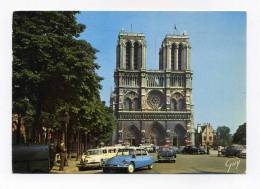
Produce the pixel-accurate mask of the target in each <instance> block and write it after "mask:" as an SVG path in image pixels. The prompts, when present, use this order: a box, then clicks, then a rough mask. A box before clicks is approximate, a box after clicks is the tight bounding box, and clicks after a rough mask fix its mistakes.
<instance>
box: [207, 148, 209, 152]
mask: <svg viewBox="0 0 260 189" xmlns="http://www.w3.org/2000/svg"><path fill="white" fill-rule="evenodd" d="M207 154H209V146H207Z"/></svg>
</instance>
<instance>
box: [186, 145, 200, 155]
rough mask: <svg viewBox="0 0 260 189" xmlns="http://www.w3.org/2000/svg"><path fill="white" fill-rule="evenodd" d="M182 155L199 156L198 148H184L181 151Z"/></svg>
mask: <svg viewBox="0 0 260 189" xmlns="http://www.w3.org/2000/svg"><path fill="white" fill-rule="evenodd" d="M182 153H184V154H199V153H200V150H199V148H197V147H195V146H185V147H184V148H183V150H182Z"/></svg>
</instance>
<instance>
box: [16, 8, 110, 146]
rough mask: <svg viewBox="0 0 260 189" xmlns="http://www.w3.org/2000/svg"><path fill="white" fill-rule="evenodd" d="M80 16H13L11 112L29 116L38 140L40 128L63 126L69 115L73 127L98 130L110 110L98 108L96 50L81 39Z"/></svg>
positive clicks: (36, 13)
mask: <svg viewBox="0 0 260 189" xmlns="http://www.w3.org/2000/svg"><path fill="white" fill-rule="evenodd" d="M76 14H78V12H54V11H53V12H23V11H21V12H15V13H14V15H13V112H16V113H19V115H21V116H24V117H26V116H27V117H28V120H30V123H28V124H30V125H31V126H32V128H33V140H34V141H36V142H37V132H38V130H39V129H40V127H41V126H43V125H47V126H48V127H52V128H57V129H61V128H62V117H63V116H64V113H65V112H69V114H70V126H71V128H72V127H73V128H76V127H78V126H81V127H83V128H95V129H97V127H103V125H104V124H106V122H104V119H105V118H101V115H102V114H105V113H107V112H105V108H104V107H102V106H101V105H100V104H101V100H100V97H99V90H100V89H101V86H100V81H101V79H102V78H101V77H99V76H98V75H97V73H96V70H97V69H98V68H99V66H98V64H96V63H95V59H96V56H95V54H96V52H97V50H96V49H94V48H93V47H92V46H91V45H90V44H89V43H88V42H87V41H85V40H80V39H78V37H79V35H80V33H81V32H83V31H84V29H85V26H84V25H82V24H79V23H77V21H76ZM97 107H100V108H97ZM96 108H97V109H96ZM93 112H95V113H97V114H95V113H93ZM89 113H91V114H89ZM98 116H99V117H98ZM85 117H86V118H85ZM105 117H106V116H105ZM95 119H96V121H97V122H92V121H93V120H94V121H95ZM86 120H87V121H88V122H86ZM100 120H101V121H100ZM112 125H113V124H112ZM112 125H110V126H111V127H112ZM90 130H91V129H90Z"/></svg>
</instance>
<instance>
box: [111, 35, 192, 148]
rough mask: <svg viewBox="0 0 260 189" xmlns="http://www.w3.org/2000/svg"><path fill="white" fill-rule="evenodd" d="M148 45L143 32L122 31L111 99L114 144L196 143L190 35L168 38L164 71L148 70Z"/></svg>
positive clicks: (162, 49)
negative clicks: (114, 129) (114, 125)
mask: <svg viewBox="0 0 260 189" xmlns="http://www.w3.org/2000/svg"><path fill="white" fill-rule="evenodd" d="M146 46H147V44H146V40H145V35H144V34H143V33H133V32H124V31H121V32H119V35H118V42H117V47H116V69H115V72H114V80H115V89H114V92H113V93H112V94H111V99H110V103H111V107H112V108H113V111H114V115H115V117H116V121H117V128H116V133H115V136H114V143H128V144H130V145H139V144H143V143H151V144H155V145H164V144H171V145H174V146H183V145H186V144H194V124H193V111H192V109H193V105H192V72H191V69H190V57H191V55H190V53H191V45H190V42H189V36H188V35H187V33H186V32H184V33H183V34H171V35H166V36H165V38H164V40H163V41H162V44H161V47H160V49H159V69H158V70H149V69H146Z"/></svg>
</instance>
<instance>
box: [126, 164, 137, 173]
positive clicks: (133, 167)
mask: <svg viewBox="0 0 260 189" xmlns="http://www.w3.org/2000/svg"><path fill="white" fill-rule="evenodd" d="M134 171H135V166H134V165H133V164H132V163H131V164H129V165H128V167H127V172H128V173H133V172H134Z"/></svg>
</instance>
